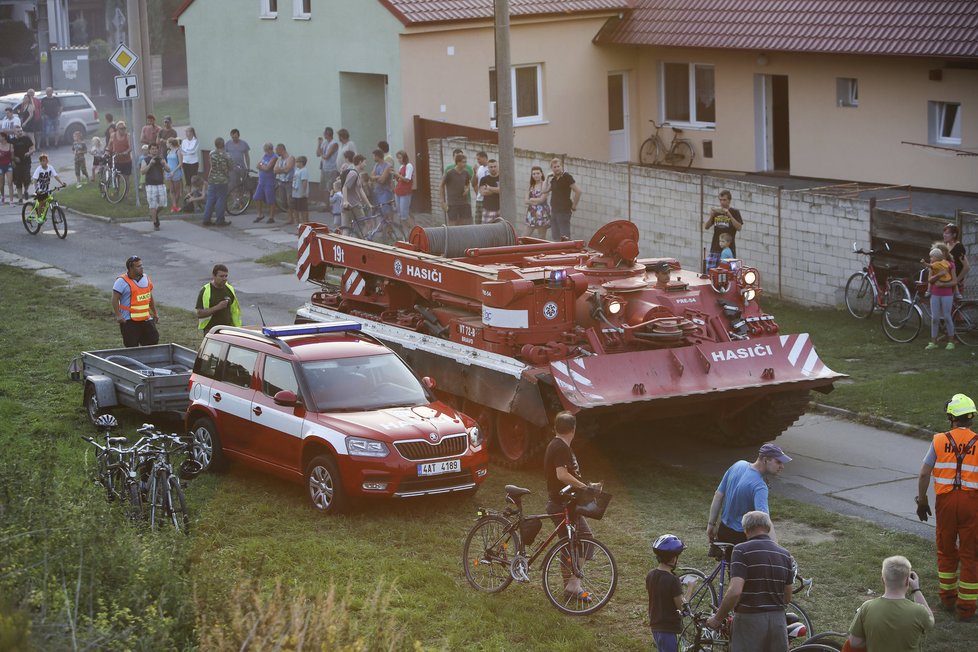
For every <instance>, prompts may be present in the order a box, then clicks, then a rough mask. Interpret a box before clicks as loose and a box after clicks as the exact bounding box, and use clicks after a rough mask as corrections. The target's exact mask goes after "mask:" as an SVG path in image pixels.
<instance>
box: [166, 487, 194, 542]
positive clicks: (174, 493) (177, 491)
mask: <svg viewBox="0 0 978 652" xmlns="http://www.w3.org/2000/svg"><path fill="white" fill-rule="evenodd" d="M168 480H169V494H168V497H167V501H166V506H167V516H168V517H169V520H170V524H171V525H173V527H174V529H176V530H177V531H179V532H183V533H184V534H190V512H189V510H187V498H186V496H184V494H183V487H181V486H180V478H178V477H177V476H175V475H169V476H168Z"/></svg>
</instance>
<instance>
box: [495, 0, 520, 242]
mask: <svg viewBox="0 0 978 652" xmlns="http://www.w3.org/2000/svg"><path fill="white" fill-rule="evenodd" d="M494 2H495V13H496V24H495V29H496V131H498V132H499V188H500V190H499V210H500V214H501V215H502V217H504V218H506V219H507V220H510V221H512V222H513V223H514V224H519V223H520V221H521V220H520V218H519V212H518V208H517V202H516V154H515V143H514V138H513V77H512V74H513V73H512V65H511V64H510V59H509V0H494Z"/></svg>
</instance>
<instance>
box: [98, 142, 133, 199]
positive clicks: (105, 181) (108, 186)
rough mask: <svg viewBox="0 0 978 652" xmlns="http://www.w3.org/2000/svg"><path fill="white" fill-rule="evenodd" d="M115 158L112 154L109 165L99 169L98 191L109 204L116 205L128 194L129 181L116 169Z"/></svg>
mask: <svg viewBox="0 0 978 652" xmlns="http://www.w3.org/2000/svg"><path fill="white" fill-rule="evenodd" d="M115 157H116V155H115V154H113V155H112V157H111V158H110V159H109V164H108V165H102V166H101V168H99V176H98V191H99V193H100V194H101V195H102V197H103V198H104V199H105V201H107V202H109V203H110V204H118V203H119V202H121V201H122V200H123V199H125V198H126V195H127V194H128V193H129V179H128V178H126V176H125V175H123V174H122V173H121V172H119V170H118V168H116V166H115Z"/></svg>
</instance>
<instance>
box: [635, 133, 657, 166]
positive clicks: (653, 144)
mask: <svg viewBox="0 0 978 652" xmlns="http://www.w3.org/2000/svg"><path fill="white" fill-rule="evenodd" d="M660 158H662V146H661V145H659V139H658V138H646V139H645V142H644V143H642V146H641V147H640V148H639V150H638V162H639V163H641V164H642V165H655V164H656V163H658V161H659V159H660Z"/></svg>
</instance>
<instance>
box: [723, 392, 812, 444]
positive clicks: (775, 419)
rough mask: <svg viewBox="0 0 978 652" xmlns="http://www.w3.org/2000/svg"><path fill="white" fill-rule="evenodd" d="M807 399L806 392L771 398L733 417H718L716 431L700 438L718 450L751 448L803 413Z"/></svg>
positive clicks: (777, 432) (786, 427)
mask: <svg viewBox="0 0 978 652" xmlns="http://www.w3.org/2000/svg"><path fill="white" fill-rule="evenodd" d="M808 396H809V392H808V390H801V391H795V392H778V393H776V394H772V395H771V396H767V397H765V398H762V399H761V400H759V401H757V402H756V403H754V404H753V405H751V406H750V407H748V408H746V409H745V410H743V411H742V412H740V413H738V414H736V415H735V416H733V417H730V418H727V419H724V418H722V417H721V418H720V419H718V421H717V424H716V425H717V427H716V428H715V429H710V430H708V431H707V432H705V433H704V436H705V437H706V438H707V439H708V440H709V441H711V442H713V443H714V444H720V445H721V446H753V445H755V444H763V443H764V442H766V441H771V440H772V439H774V438H775V437H777V436H778V435H780V434H781V433H783V432H784V431H785V430H787V429H788V427H790V426H791V424H793V423H794V422H795V421H797V420H798V417H800V416H801V415H803V414H804V413H805V411H806V410H807V409H808Z"/></svg>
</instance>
